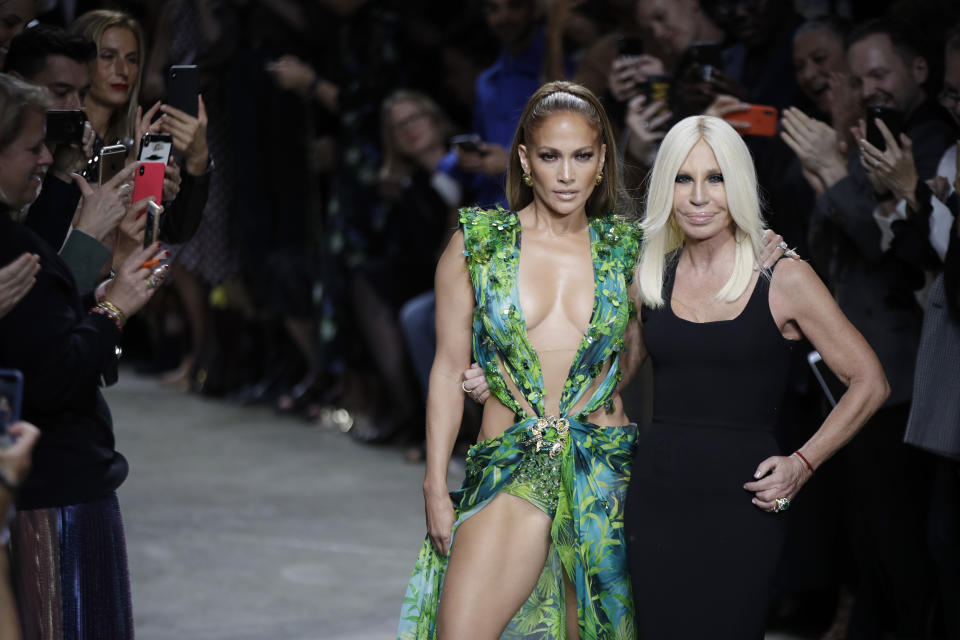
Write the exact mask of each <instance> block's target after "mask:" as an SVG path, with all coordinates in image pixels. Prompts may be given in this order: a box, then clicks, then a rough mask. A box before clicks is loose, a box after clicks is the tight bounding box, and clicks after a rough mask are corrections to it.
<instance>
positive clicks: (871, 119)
mask: <svg viewBox="0 0 960 640" xmlns="http://www.w3.org/2000/svg"><path fill="white" fill-rule="evenodd" d="M878 118H879V119H880V120H883V124H885V125H886V126H887V129H889V130H890V133H892V134H893V139H894V140H896V141H897V142H898V143H899V141H900V134H901V133H902V132H903V112H902V111H900V110H899V109H894V108H892V107H867V142H869V143H870V144H872V145H873V146H875V147H876V148H877V149H879V150H880V151H886V150H887V141H886V140H884V139H883V134H882V133H880V127H878V126H877V119H878Z"/></svg>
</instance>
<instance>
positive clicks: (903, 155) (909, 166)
mask: <svg viewBox="0 0 960 640" xmlns="http://www.w3.org/2000/svg"><path fill="white" fill-rule="evenodd" d="M876 123H877V128H878V129H879V130H880V134H881V135H882V136H883V140H884V142H886V145H887V148H886V150H885V151H880V150H879V149H877V148H876V147H875V146H873V145H872V144H870V143H869V142H868V141H867V139H866V136H862V137H860V138H858V142H859V144H860V165H861V166H862V167H863V169H864V171H866V172H867V176H869V177H870V180H871V182H873V181H875V180H876V181H879V182H880V183H881V184H882V185H883V186H884V187H886V190H889V191H890V192H892V193H893V196H894V198H896V199H897V200H907V201H908V203H909V204H910V208H911V209H914V210H916V208H917V207H916V202H915V201H914V200H915V199H914V191H915V190H916V188H917V181H918V180H919V178H918V176H917V167H916V165H915V164H914V161H913V141H912V140H910V138H908V137H907V134H905V133H901V134H900V144H897V141H896V140H895V139H894V137H893V134H892V133H890V129H888V128H887V125H886V124H885V123H884V122H883V120H880V119H879V118H877V119H876ZM865 128H866V127H865V126H864V123H863V120H861V121H860V127H859V128H858V129H857V133H858V134H859V133H862V132H863V130H864V129H865Z"/></svg>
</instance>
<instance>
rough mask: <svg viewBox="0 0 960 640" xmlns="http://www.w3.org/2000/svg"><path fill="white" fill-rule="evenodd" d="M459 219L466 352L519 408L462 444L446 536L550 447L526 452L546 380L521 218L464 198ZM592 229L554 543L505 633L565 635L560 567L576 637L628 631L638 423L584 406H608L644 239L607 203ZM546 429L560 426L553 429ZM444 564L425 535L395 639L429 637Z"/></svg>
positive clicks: (564, 399)
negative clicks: (589, 288) (472, 302)
mask: <svg viewBox="0 0 960 640" xmlns="http://www.w3.org/2000/svg"><path fill="white" fill-rule="evenodd" d="M460 223H461V228H462V230H463V233H464V245H465V251H464V255H465V256H466V262H467V268H468V270H469V272H470V279H471V281H472V283H473V287H474V294H475V298H476V309H475V312H474V317H473V351H474V358H475V359H476V360H477V362H478V363H479V364H480V365H481V366H482V367H483V369H484V372H485V375H486V378H487V382H488V384H489V385H490V390H491V393H493V394H494V395H495V396H496V397H497V398H498V399H499V400H500V402H502V403H503V404H504V405H505V406H507V407H509V408H510V409H511V410H512V411H513V412H514V413H515V414H516V419H517V422H516V424H514V425H512V426H510V427H509V428H508V429H507V430H506V431H504V433H503V434H501V435H500V436H497V437H495V438H492V439H490V440H485V441H482V442H479V443H477V444H475V445H474V446H473V447H471V448H470V450H469V451H468V453H467V462H466V477H465V479H464V481H463V485H462V486H461V487H460V488H459V489H458V490H456V491H453V492H451V494H450V495H451V498H452V500H453V504H454V509H455V514H456V520H455V522H454V525H453V535H452V539H451V548H452V546H453V545H454V544H456V542H455V540H456V531H457V528H458V527H459V525H460V524H462V523H463V522H464V521H466V520H467V519H468V518H470V516H472V515H473V514H475V513H477V512H478V511H479V510H480V509H482V508H483V507H484V506H486V505H487V504H488V503H489V502H490V500H492V499H493V498H494V497H495V496H496V495H497V494H498V493H499V492H500V491H501V490H503V489H504V488H505V487H506V486H507V485H508V484H509V483H510V482H511V480H512V479H513V478H514V476H515V474H516V473H517V470H518V468H519V467H521V463H522V462H523V461H524V457H525V456H529V455H540V456H547V455H549V453H548V452H547V450H546V449H545V450H544V451H542V452H540V453H534V452H533V450H532V448H531V447H530V439H531V435H530V434H531V428H532V427H533V426H534V425H535V424H536V423H537V421H538V420H539V419H540V418H541V417H545V416H544V397H543V387H544V385H543V375H542V371H541V368H540V361H539V358H538V356H537V353H536V351H535V350H534V349H533V347H532V346H531V344H530V341H529V338H528V336H527V332H526V323H525V319H524V317H523V311H522V309H521V307H520V302H519V295H518V286H517V283H518V278H517V274H518V268H519V257H520V240H521V239H520V221H519V219H518V217H517V215H516V213H514V212H512V211H507V210H504V209H500V208H498V209H495V210H483V209H479V208H469V209H462V210H461V211H460ZM590 239H591V254H592V259H593V269H594V283H595V289H596V290H595V295H594V304H593V314H592V318H591V322H590V325H589V328H588V329H587V331H586V332H585V334H584V337H583V340H582V342H581V344H580V348H579V349H578V351H577V354H576V356H575V357H574V360H573V364H572V365H571V367H570V372H569V374H568V377H567V380H566V382H565V384H564V387H563V391H562V395H561V398H560V415H559V416H557V417H559V418H566V419H567V420H568V421H569V433H567V434H566V437H565V438H564V440H563V447H562V449H561V450H560V451H559V453H558V455H556V458H555V460H556V463H557V464H558V465H559V468H560V487H559V500H558V503H557V508H556V515H555V516H554V519H553V525H552V527H551V541H552V544H551V547H550V551H549V553H548V557H547V562H546V563H545V566H544V568H543V571H542V573H541V575H540V578H539V580H538V582H537V585H536V587H535V588H534V590H533V592H532V593H531V594H530V597H529V598H528V599H527V601H526V602H525V603H524V605H523V606H522V607H521V608H520V610H519V611H518V612H517V613H516V614H515V615H514V617H513V619H512V620H511V621H510V623H509V625H508V626H507V629H506V630H505V632H504V634H503V635H502V636H501V637H502V638H503V639H504V640H508V639H509V640H514V639H523V640H541V639H542V640H548V639H549V640H556V639H557V638H561V637H563V635H564V629H565V618H566V610H565V606H564V602H565V600H564V583H563V576H564V574H566V575H567V576H569V577H570V579H571V582H572V583H573V584H574V586H575V587H576V591H577V601H578V607H577V609H578V611H577V616H578V625H579V627H580V637H581V638H582V639H583V640H632V639H633V638H634V636H635V631H634V613H633V598H632V595H631V591H630V578H629V573H628V569H627V563H626V548H625V544H624V539H623V501H624V497H625V495H626V487H627V483H628V481H629V477H630V465H631V463H632V459H633V445H634V442H635V440H636V427H635V426H634V425H627V426H622V427H598V426H596V425H593V424H591V423H589V422H587V417H588V416H589V414H591V413H593V412H594V411H596V410H597V409H600V408H602V407H606V409H607V411H608V412H611V411H612V410H613V407H612V400H611V395H612V393H613V391H614V389H615V388H616V385H617V383H618V382H619V379H620V369H619V357H620V352H621V351H622V349H623V334H624V331H625V330H626V327H627V324H628V322H629V321H630V318H631V317H632V316H633V314H634V313H635V310H634V308H633V305H632V303H631V302H630V300H629V297H628V295H627V288H628V286H629V285H630V282H631V280H632V276H633V270H634V267H635V265H636V261H637V255H638V252H639V248H640V231H639V229H638V228H637V226H636V225H635V224H633V223H631V222H629V221H624V220H620V219H618V218H616V217H614V216H612V215H611V216H606V217H602V218H593V219H591V220H590ZM498 359H499V361H500V362H502V363H503V367H501V366H500V364H499V362H498ZM608 362H609V363H610V365H611V366H610V368H609V370H608V371H607V372H606V373H604V374H603V378H602V380H601V381H600V383H599V384H598V385H597V386H596V387H595V388H594V389H593V392H592V395H591V396H590V397H589V398H588V400H587V401H586V403H585V404H583V406H582V408H581V409H580V410H579V411H577V413H576V415H568V413H569V412H570V411H571V410H572V409H573V408H574V407H575V406H577V405H578V403H579V402H580V401H581V399H582V397H583V396H584V394H585V393H586V391H587V390H588V389H590V388H591V386H592V385H593V383H594V380H595V379H597V378H598V377H599V376H600V375H601V373H602V372H603V370H604V366H605V365H606V363H608ZM502 369H505V371H506V375H507V376H509V378H510V380H511V381H512V382H513V384H514V385H515V388H516V389H518V390H519V392H520V393H522V394H523V396H524V398H525V399H526V400H527V402H528V403H529V406H530V407H531V408H533V410H534V414H535V415H528V414H527V413H526V412H525V411H524V409H523V407H522V405H521V403H519V402H518V401H517V399H516V398H514V397H513V395H512V393H511V390H510V388H509V387H508V385H507V384H506V382H505V381H504V379H503V377H502V375H503V373H502ZM551 433H552V434H553V435H554V436H556V433H555V430H554V431H553V432H551ZM555 441H556V438H555ZM548 448H549V447H548ZM446 567H447V558H446V557H445V556H441V555H440V554H438V553H437V552H436V551H435V550H434V549H433V546H432V545H431V544H430V540H429V538H427V539H426V540H425V541H424V544H423V546H422V547H421V549H420V553H419V556H418V557H417V562H416V565H415V567H414V571H413V576H412V578H411V580H410V583H409V585H408V587H407V592H406V595H405V597H404V600H403V606H402V610H401V619H400V625H399V628H398V633H397V635H398V638H399V640H433V639H434V638H435V637H436V614H437V605H438V603H439V599H440V594H441V592H442V589H443V578H444V574H445V572H446Z"/></svg>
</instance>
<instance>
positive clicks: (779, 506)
mask: <svg viewBox="0 0 960 640" xmlns="http://www.w3.org/2000/svg"><path fill="white" fill-rule="evenodd" d="M774 503H775V504H774V506H773V512H774V513H780V512H781V511H786V510H787V509H789V508H790V501H789V500H787V499H786V498H777V499H776V500H774Z"/></svg>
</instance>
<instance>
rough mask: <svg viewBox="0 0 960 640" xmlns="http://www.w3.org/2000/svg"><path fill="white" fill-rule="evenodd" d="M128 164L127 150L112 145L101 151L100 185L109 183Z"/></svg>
mask: <svg viewBox="0 0 960 640" xmlns="http://www.w3.org/2000/svg"><path fill="white" fill-rule="evenodd" d="M126 163H127V148H126V147H125V146H123V145H122V144H112V145H110V146H108V147H104V148H103V149H101V150H100V184H103V183H104V182H109V181H110V180H111V179H112V178H113V176H115V175H117V174H118V173H120V171H121V170H122V169H123V167H124V166H125V165H126Z"/></svg>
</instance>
